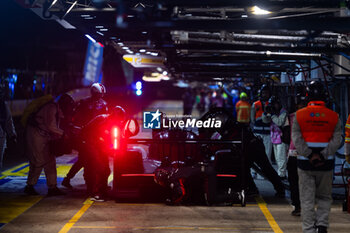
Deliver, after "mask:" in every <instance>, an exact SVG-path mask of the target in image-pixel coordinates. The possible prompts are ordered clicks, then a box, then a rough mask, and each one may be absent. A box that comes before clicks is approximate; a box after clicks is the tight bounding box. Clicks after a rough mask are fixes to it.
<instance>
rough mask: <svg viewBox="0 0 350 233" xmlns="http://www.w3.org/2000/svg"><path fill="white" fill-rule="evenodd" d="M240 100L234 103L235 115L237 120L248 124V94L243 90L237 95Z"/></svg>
mask: <svg viewBox="0 0 350 233" xmlns="http://www.w3.org/2000/svg"><path fill="white" fill-rule="evenodd" d="M239 98H240V101H238V102H237V103H236V113H237V114H236V115H237V121H238V122H240V123H244V124H248V123H249V122H250V111H251V105H250V103H248V101H247V99H248V95H247V93H245V92H242V93H241V94H240V95H239Z"/></svg>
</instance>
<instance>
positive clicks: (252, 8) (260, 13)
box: [250, 6, 272, 15]
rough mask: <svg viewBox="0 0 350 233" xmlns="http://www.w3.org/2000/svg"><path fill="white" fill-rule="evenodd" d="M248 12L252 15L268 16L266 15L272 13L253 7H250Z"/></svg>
mask: <svg viewBox="0 0 350 233" xmlns="http://www.w3.org/2000/svg"><path fill="white" fill-rule="evenodd" d="M250 12H251V13H252V14H253V15H268V14H271V13H272V12H271V11H267V10H264V9H261V8H260V7H258V6H253V7H251V9H250Z"/></svg>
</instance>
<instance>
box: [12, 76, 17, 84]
mask: <svg viewBox="0 0 350 233" xmlns="http://www.w3.org/2000/svg"><path fill="white" fill-rule="evenodd" d="M12 78H13V81H14V82H15V83H16V82H17V74H13V75H12Z"/></svg>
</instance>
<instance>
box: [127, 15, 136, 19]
mask: <svg viewBox="0 0 350 233" xmlns="http://www.w3.org/2000/svg"><path fill="white" fill-rule="evenodd" d="M127 17H128V18H134V17H135V15H128V16H127Z"/></svg>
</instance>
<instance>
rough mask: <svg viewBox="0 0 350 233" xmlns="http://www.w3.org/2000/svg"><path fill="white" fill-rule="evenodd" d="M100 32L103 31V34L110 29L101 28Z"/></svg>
mask: <svg viewBox="0 0 350 233" xmlns="http://www.w3.org/2000/svg"><path fill="white" fill-rule="evenodd" d="M100 31H101V32H107V31H108V28H101V29H100Z"/></svg>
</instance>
